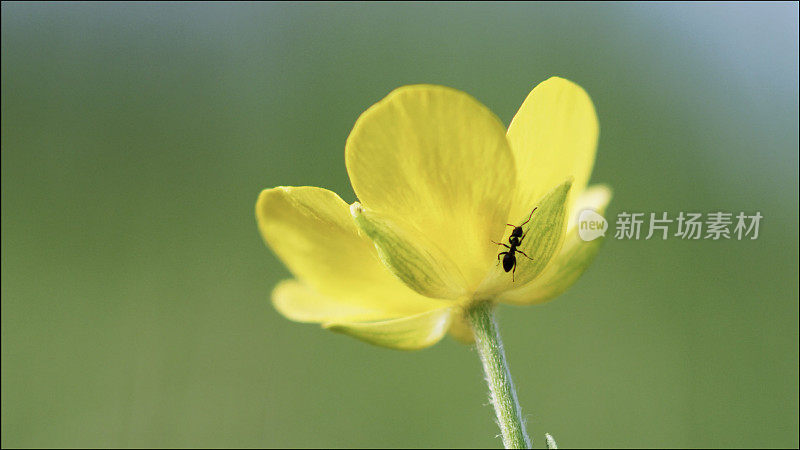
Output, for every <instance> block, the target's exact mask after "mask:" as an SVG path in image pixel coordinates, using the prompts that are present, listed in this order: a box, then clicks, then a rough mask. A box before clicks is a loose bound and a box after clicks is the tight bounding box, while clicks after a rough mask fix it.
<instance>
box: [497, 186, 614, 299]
mask: <svg viewBox="0 0 800 450" xmlns="http://www.w3.org/2000/svg"><path fill="white" fill-rule="evenodd" d="M610 200H611V190H610V189H609V188H608V187H606V186H603V185H594V186H590V187H589V188H588V189H586V190H585V191H584V193H583V194H582V195H581V196H580V197H579V198H578V200H577V201H576V206H575V208H574V211H573V214H572V216H573V217H577V216H578V214H579V213H580V211H583V210H585V209H592V210H594V211H595V212H597V213H598V214H601V215H602V214H603V213H604V212H605V209H606V206H607V205H608V202H609V201H610ZM602 243H603V238H602V237H600V238H597V239H595V240H593V241H589V242H586V241H584V240H582V239H581V238H580V237H579V236H578V229H577V228H575V227H574V226H573V227H572V228H571V230H570V231H569V232H568V233H567V238H566V241H565V242H564V246H563V247H562V248H561V251H560V252H559V253H558V255H557V256H556V257H554V258H553V259H552V260H551V261H550V264H548V265H547V267H546V268H545V270H544V271H543V272H542V274H541V275H540V276H539V277H537V278H536V279H534V280H533V281H532V282H530V283H528V284H527V285H525V286H523V287H521V288H520V289H515V290H512V291H507V292H505V293H503V294H501V295H500V297H499V300H500V301H501V302H504V303H513V304H519V305H529V304H534V303H543V302H546V301H548V300H552V299H553V298H555V297H557V296H559V295H561V294H562V293H564V291H566V290H567V289H568V288H569V287H570V286H572V285H573V284H574V283H575V281H577V280H578V278H580V276H581V275H582V274H583V272H584V271H585V270H586V269H587V268H588V267H589V265H590V264H591V263H592V261H593V260H594V257H595V256H596V255H597V252H598V251H599V250H600V247H601V245H602Z"/></svg>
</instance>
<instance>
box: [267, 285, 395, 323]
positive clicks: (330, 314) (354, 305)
mask: <svg viewBox="0 0 800 450" xmlns="http://www.w3.org/2000/svg"><path fill="white" fill-rule="evenodd" d="M272 304H273V306H275V309H277V310H278V312H279V313H281V314H283V315H284V316H285V317H286V318H288V319H291V320H294V321H295V322H315V323H322V322H329V321H347V322H360V321H371V320H386V319H393V318H396V317H397V314H396V313H392V312H391V311H387V310H385V309H382V308H376V307H370V305H364V304H363V302H358V301H356V302H348V301H340V300H336V299H334V298H331V297H326V296H324V295H322V294H320V293H318V292H316V291H315V290H314V289H312V288H310V287H308V286H306V285H305V284H303V283H301V282H299V281H297V280H284V281H281V282H280V283H278V285H277V286H275V289H274V290H273V291H272Z"/></svg>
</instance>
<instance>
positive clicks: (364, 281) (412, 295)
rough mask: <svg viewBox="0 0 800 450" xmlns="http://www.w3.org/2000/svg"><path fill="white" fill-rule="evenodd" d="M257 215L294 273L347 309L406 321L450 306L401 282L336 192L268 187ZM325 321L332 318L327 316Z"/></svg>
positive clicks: (267, 237)
mask: <svg viewBox="0 0 800 450" xmlns="http://www.w3.org/2000/svg"><path fill="white" fill-rule="evenodd" d="M256 216H257V218H258V225H259V228H260V230H261V234H262V235H263V237H264V240H265V241H266V242H267V244H269V246H270V247H271V248H272V250H273V251H275V253H276V254H277V255H278V257H279V258H280V259H281V260H282V261H283V262H284V263H285V264H286V265H287V267H288V268H289V270H291V271H292V273H293V274H294V275H295V276H296V277H297V278H298V279H299V280H300V281H301V282H303V283H304V284H305V285H307V286H308V287H309V288H311V289H312V290H313V291H314V292H316V293H319V294H320V295H321V296H323V297H327V298H330V299H333V300H335V301H337V302H339V303H340V304H341V305H342V308H360V309H362V310H365V311H367V310H368V311H383V312H384V313H385V314H386V315H385V316H384V317H401V316H406V315H411V314H418V313H420V312H423V311H428V310H431V309H433V308H437V307H442V306H445V305H448V304H449V303H446V302H443V301H440V300H434V299H429V298H426V297H423V296H421V295H419V294H417V293H416V292H414V291H412V290H411V289H409V288H408V287H407V286H406V285H405V284H403V283H402V282H401V281H400V280H398V279H397V278H395V277H394V276H393V275H392V274H391V273H390V272H389V271H388V270H387V269H386V267H385V266H384V265H383V264H382V263H381V262H380V260H379V259H378V255H377V252H376V251H375V248H374V246H373V245H372V242H371V241H370V240H369V239H367V238H366V237H363V236H360V235H359V233H358V228H357V227H356V226H355V224H354V223H353V219H352V217H350V209H349V206H348V205H347V204H346V203H345V202H344V201H343V200H342V199H341V198H339V196H337V195H336V194H334V193H333V192H330V191H328V190H325V189H321V188H315V187H278V188H274V189H267V190H265V191H263V192H262V193H261V195H260V196H259V198H258V203H257V204H256ZM334 317H335V316H334ZM290 318H291V316H290ZM320 319H321V320H329V319H325V318H324V316H322V315H321V316H320V317H319V318H318V319H317V320H320Z"/></svg>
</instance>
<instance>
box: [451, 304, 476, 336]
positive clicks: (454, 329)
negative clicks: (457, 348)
mask: <svg viewBox="0 0 800 450" xmlns="http://www.w3.org/2000/svg"><path fill="white" fill-rule="evenodd" d="M450 320H451V321H450V336H452V337H453V338H454V339H455V340H457V341H458V342H461V343H462V344H467V345H470V344H474V343H475V335H474V334H473V333H472V326H471V325H470V324H469V320H467V318H466V316H464V312H463V311H462V310H460V309H459V308H453V317H452V318H451V319H450Z"/></svg>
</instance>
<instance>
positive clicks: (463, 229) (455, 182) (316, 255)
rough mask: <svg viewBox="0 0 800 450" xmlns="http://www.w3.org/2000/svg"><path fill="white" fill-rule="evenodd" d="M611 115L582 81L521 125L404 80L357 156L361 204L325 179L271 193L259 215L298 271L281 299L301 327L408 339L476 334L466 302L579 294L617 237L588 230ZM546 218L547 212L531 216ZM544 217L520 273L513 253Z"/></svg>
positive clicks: (351, 154) (545, 99) (353, 166)
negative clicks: (585, 233) (586, 234)
mask: <svg viewBox="0 0 800 450" xmlns="http://www.w3.org/2000/svg"><path fill="white" fill-rule="evenodd" d="M598 130H599V127H598V122H597V116H596V114H595V110H594V106H593V105H592V102H591V100H590V99H589V96H588V95H587V94H586V92H585V91H584V90H583V89H582V88H581V87H580V86H578V85H576V84H574V83H572V82H570V81H567V80H565V79H562V78H556V77H554V78H550V79H549V80H547V81H545V82H543V83H541V84H539V85H538V86H536V88H535V89H534V90H533V91H532V92H531V93H530V94H529V95H528V97H527V98H526V99H525V101H524V102H523V104H522V107H521V108H520V109H519V111H518V112H517V114H516V115H515V116H514V119H513V120H512V122H511V125H510V126H509V127H508V130H506V129H505V128H504V126H503V125H502V123H501V122H500V120H499V119H498V118H497V117H496V116H495V115H494V114H493V113H492V112H491V111H490V110H489V109H488V108H486V107H485V106H484V105H482V104H481V103H479V102H478V101H477V100H475V99H474V98H472V97H471V96H469V95H467V94H465V93H463V92H460V91H457V90H455V89H450V88H446V87H442V86H432V85H417V86H406V87H401V88H399V89H397V90H395V91H393V92H391V93H390V94H389V95H388V96H387V97H386V98H384V99H383V100H381V101H380V102H378V103H377V104H375V105H373V106H372V107H371V108H369V109H368V110H367V111H366V112H365V113H363V114H362V115H361V117H359V118H358V120H357V121H356V124H355V126H354V128H353V131H352V132H351V133H350V136H349V137H348V139H347V143H346V145H345V162H346V165H347V171H348V174H349V176H350V180H351V183H352V185H353V189H354V191H355V193H356V195H357V196H358V199H359V202H356V203H353V204H352V205H348V204H347V203H345V202H344V201H343V200H342V199H341V198H340V197H339V196H337V195H336V194H335V193H333V192H331V191H328V190H325V189H322V188H316V187H276V188H273V189H267V190H265V191H263V192H262V193H261V195H260V196H259V198H258V202H257V204H256V217H257V218H258V225H259V228H260V230H261V233H262V235H263V237H264V239H265V240H266V242H267V244H268V245H269V246H270V247H271V248H272V249H273V250H274V251H275V253H276V254H277V255H278V257H279V258H280V259H281V260H282V261H283V262H284V263H285V264H286V265H287V266H288V268H289V269H290V270H291V272H292V273H293V274H294V276H295V279H292V280H286V281H283V282H281V283H279V284H278V286H277V287H276V288H275V290H274V291H273V293H272V300H273V304H274V305H275V308H276V309H277V310H278V311H279V312H281V313H282V314H283V315H284V316H286V317H288V318H289V319H292V320H295V321H298V322H316V323H321V324H322V326H323V327H325V328H328V329H330V330H332V331H336V332H340V333H344V334H347V335H350V336H354V337H356V338H359V339H361V340H364V341H367V342H370V343H373V344H377V345H381V346H385V347H391V348H397V349H418V348H423V347H427V346H430V345H433V344H434V343H436V342H438V341H439V340H440V339H441V338H442V337H443V336H444V335H445V334H446V333H447V332H448V331H449V332H450V333H451V334H453V335H454V336H455V337H456V338H458V339H460V340H462V341H467V342H469V341H470V340H471V339H472V333H471V331H470V329H469V325H468V324H467V322H466V319H465V317H464V311H465V308H466V307H467V306H468V305H470V304H473V303H474V302H478V301H487V300H488V301H497V302H505V303H512V304H518V305H526V304H534V303H541V302H544V301H547V300H550V299H552V298H554V297H556V296H558V295H559V294H561V293H562V292H564V291H565V290H566V289H567V288H568V287H569V286H570V285H571V284H573V283H574V282H575V280H577V278H578V277H579V276H580V275H581V274H582V273H583V271H584V270H585V269H586V267H587V266H588V265H589V264H590V263H591V261H592V259H593V258H594V256H595V254H596V253H597V250H598V248H599V246H600V243H601V241H602V239H597V240H594V241H591V242H584V241H582V240H581V239H580V238H579V237H578V233H577V229H576V221H577V217H578V214H579V212H580V211H582V210H584V209H593V210H595V211H597V212H599V213H601V214H602V213H603V211H604V210H605V207H606V205H607V204H608V202H609V200H610V198H611V192H610V190H609V189H608V188H607V187H605V186H603V185H594V186H590V187H588V188H587V182H588V180H589V176H590V174H591V170H592V165H593V164H594V159H595V150H596V145H597V136H598ZM534 208H536V210H535V211H534V212H533V215H532V216H531V211H533V210H534ZM529 216H531V220H530V221H529V222H528V223H527V224H526V225H525V226H524V227H523V231H524V232H525V235H524V236H525V237H524V239H523V240H522V242H521V244H520V245H519V247H518V249H517V250H521V251H522V252H524V253H525V255H527V256H528V257H530V259H529V258H527V257H525V256H523V255H520V254H519V253H517V255H516V257H517V263H516V268H515V269H514V273H513V278H512V273H508V272H506V271H504V270H503V265H502V264H501V263H500V262H499V260H498V253H499V252H501V251H508V249H507V248H505V247H503V246H500V245H498V244H496V243H493V241H494V242H500V243H508V242H509V237H510V234H511V232H512V229H513V228H512V227H511V226H508V225H507V224H512V225H519V224H522V223H523V222H525V220H526V219H527V218H528V217H529Z"/></svg>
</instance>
